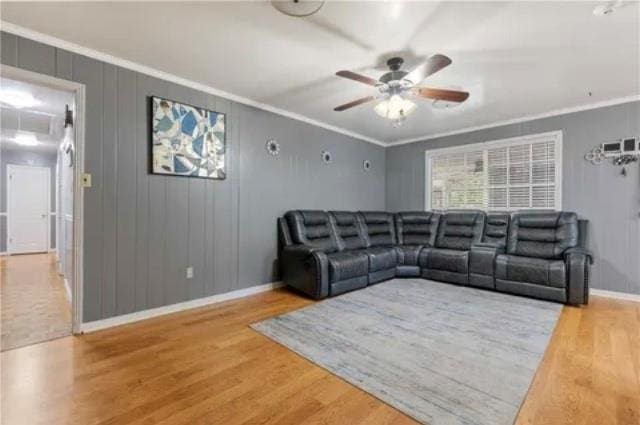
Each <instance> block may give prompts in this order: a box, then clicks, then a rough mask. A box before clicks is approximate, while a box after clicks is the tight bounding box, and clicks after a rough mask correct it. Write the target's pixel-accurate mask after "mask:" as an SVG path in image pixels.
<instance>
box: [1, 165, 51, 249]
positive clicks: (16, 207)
mask: <svg viewBox="0 0 640 425" xmlns="http://www.w3.org/2000/svg"><path fill="white" fill-rule="evenodd" d="M50 175H51V171H50V169H49V168H46V167H36V166H33V165H16V164H7V217H8V218H9V220H8V226H7V227H8V232H7V235H8V241H7V251H8V253H9V254H30V253H36V252H46V251H48V249H49V246H50V243H49V235H50V233H49V227H50V226H49V221H50V220H49V219H48V218H49V211H50V209H51V207H50V206H49V203H50V199H51V195H50V194H49V192H50V185H51V183H50V182H49V180H50Z"/></svg>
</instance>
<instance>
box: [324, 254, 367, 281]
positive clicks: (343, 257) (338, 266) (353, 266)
mask: <svg viewBox="0 0 640 425" xmlns="http://www.w3.org/2000/svg"><path fill="white" fill-rule="evenodd" d="M327 260H328V262H329V283H335V282H339V281H342V280H347V279H352V278H355V277H366V276H367V274H368V273H369V257H368V256H367V254H365V253H363V252H359V251H340V252H334V253H331V254H328V255H327ZM365 285H366V283H365Z"/></svg>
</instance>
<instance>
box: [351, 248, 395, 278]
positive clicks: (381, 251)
mask: <svg viewBox="0 0 640 425" xmlns="http://www.w3.org/2000/svg"><path fill="white" fill-rule="evenodd" d="M357 252H362V253H366V254H367V255H368V256H369V273H372V272H377V271H380V270H388V269H392V268H395V267H396V266H397V265H398V254H397V252H396V250H395V248H393V247H384V246H378V247H371V248H367V249H363V250H359V251H357Z"/></svg>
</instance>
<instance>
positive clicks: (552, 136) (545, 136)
mask: <svg viewBox="0 0 640 425" xmlns="http://www.w3.org/2000/svg"><path fill="white" fill-rule="evenodd" d="M562 139H563V132H562V130H557V131H549V132H545V133H536V134H528V135H524V136H516V137H509V138H505V139H496V140H489V141H485V142H476V143H467V144H464V145H458V146H452V147H447V148H436V149H427V150H425V176H424V177H425V178H424V182H425V189H424V209H425V210H426V211H431V167H432V163H431V161H432V159H433V157H435V156H438V155H442V154H452V153H462V152H470V151H477V150H482V151H483V156H484V157H485V158H486V157H487V150H488V149H491V148H500V147H510V146H514V145H519V144H531V143H536V142H543V141H553V142H554V143H555V152H554V155H555V176H554V179H555V182H554V185H555V193H554V199H555V206H554V208H553V209H554V210H556V211H561V210H562V169H563V162H562V144H563V143H562V141H563V140H562ZM484 167H485V170H486V169H487V164H484ZM484 177H485V180H486V178H487V174H486V172H485V176H484ZM485 183H486V181H485ZM485 187H486V186H485ZM456 209H459V208H456ZM474 209H475V208H474ZM549 209H551V208H531V207H530V208H521V207H511V208H504V209H500V211H517V210H532V211H539V210H549ZM483 210H485V211H491V209H489V208H488V207H485V208H483Z"/></svg>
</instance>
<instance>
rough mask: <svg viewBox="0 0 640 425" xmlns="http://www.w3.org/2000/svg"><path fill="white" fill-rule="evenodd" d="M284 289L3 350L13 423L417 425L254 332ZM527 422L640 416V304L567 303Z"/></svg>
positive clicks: (284, 301) (275, 308)
mask: <svg viewBox="0 0 640 425" xmlns="http://www.w3.org/2000/svg"><path fill="white" fill-rule="evenodd" d="M309 303H311V301H309V300H306V299H303V298H301V297H299V296H297V295H294V294H292V293H290V292H288V291H287V290H285V289H280V290H277V291H273V292H268V293H264V294H260V295H256V296H253V297H250V298H245V299H242V300H235V301H230V302H226V303H224V304H220V305H217V306H213V307H206V308H201V309H197V310H191V311H188V312H182V313H177V314H173V315H170V316H165V317H161V318H157V319H152V320H148V321H145V322H140V323H138V324H132V325H127V326H123V327H119V328H113V329H109V330H105V331H101V332H96V333H93V334H87V335H83V336H80V337H67V338H62V339H58V340H55V341H51V342H47V343H43V344H38V345H33V346H29V347H24V348H20V349H16V350H11V351H8V352H4V353H2V357H1V358H2V364H1V367H2V423H3V424H5V425H13V424H20V425H22V424H33V425H36V424H47V425H51V424H81V425H91V424H113V425H116V424H117V425H121V424H224V425H234V424H238V425H240V424H267V423H280V424H396V425H397V424H413V423H415V422H414V421H412V420H411V419H410V418H408V417H407V416H405V415H403V414H402V413H400V412H398V411H396V410H394V409H393V408H391V407H389V406H387V405H385V404H383V403H382V402H380V401H378V400H377V399H375V398H374V397H372V396H370V395H368V394H367V393H365V392H363V391H361V390H359V389H357V388H356V387H353V386H351V385H350V384H347V383H345V382H343V381H342V380H340V379H338V378H336V377H334V376H333V375H331V374H330V373H328V372H327V371H325V370H324V369H321V368H319V367H317V366H315V365H313V364H312V363H310V362H308V361H306V360H305V359H303V358H301V357H299V356H297V355H296V354H293V353H292V352H290V351H289V350H287V349H286V348H284V347H282V346H280V345H278V344H276V343H274V342H272V341H270V340H269V339H267V338H265V337H263V336H262V335H260V334H258V333H256V332H254V331H253V330H251V329H250V328H249V327H248V325H249V324H250V323H253V322H256V321H259V320H262V319H265V318H268V317H271V316H274V315H277V314H281V313H284V312H287V311H291V310H293V309H297V308H300V307H303V306H305V305H308V304H309ZM516 423H517V424H518V425H524V424H527V425H531V424H548V425H564V424H571V425H575V424H580V425H585V424H593V425H637V424H639V423H640V304H638V303H632V302H624V301H615V300H610V299H604V298H593V299H592V303H591V304H590V305H589V307H587V308H579V309H578V308H565V309H564V312H563V314H562V316H561V319H560V321H559V323H558V326H557V328H556V330H555V333H554V336H553V339H552V342H551V344H550V346H549V348H548V350H547V352H546V355H545V357H544V360H543V363H542V365H541V367H540V369H539V371H538V373H537V376H536V378H535V380H534V383H533V385H532V387H531V390H530V392H529V395H528V397H527V399H526V402H525V403H524V405H523V407H522V410H521V412H520V416H519V418H518V420H517V421H516Z"/></svg>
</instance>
